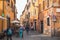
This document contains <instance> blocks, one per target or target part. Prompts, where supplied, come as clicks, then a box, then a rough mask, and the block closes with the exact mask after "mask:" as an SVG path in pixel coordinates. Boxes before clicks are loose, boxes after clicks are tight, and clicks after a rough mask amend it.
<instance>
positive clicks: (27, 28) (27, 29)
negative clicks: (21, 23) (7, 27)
mask: <svg viewBox="0 0 60 40" xmlns="http://www.w3.org/2000/svg"><path fill="white" fill-rule="evenodd" d="M25 29H26V32H27V34H28V33H29V27H28V26H27V27H26V28H25Z"/></svg>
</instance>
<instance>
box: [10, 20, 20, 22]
mask: <svg viewBox="0 0 60 40" xmlns="http://www.w3.org/2000/svg"><path fill="white" fill-rule="evenodd" d="M11 23H19V21H17V20H14V21H12V22H11Z"/></svg>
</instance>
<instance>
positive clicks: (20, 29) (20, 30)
mask: <svg viewBox="0 0 60 40" xmlns="http://www.w3.org/2000/svg"><path fill="white" fill-rule="evenodd" d="M23 31H24V27H23V26H20V28H19V35H20V38H21V39H22V38H23Z"/></svg>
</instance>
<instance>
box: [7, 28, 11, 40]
mask: <svg viewBox="0 0 60 40" xmlns="http://www.w3.org/2000/svg"><path fill="white" fill-rule="evenodd" d="M6 35H7V40H9V39H10V40H12V29H11V28H10V27H9V28H7V31H6Z"/></svg>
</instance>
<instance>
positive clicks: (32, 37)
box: [12, 32, 60, 40]
mask: <svg viewBox="0 0 60 40" xmlns="http://www.w3.org/2000/svg"><path fill="white" fill-rule="evenodd" d="M12 39H13V40H21V39H20V37H16V36H13V37H12ZM22 40H60V37H49V36H47V35H43V34H39V33H37V32H29V34H28V35H27V34H26V32H24V37H23V39H22Z"/></svg>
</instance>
